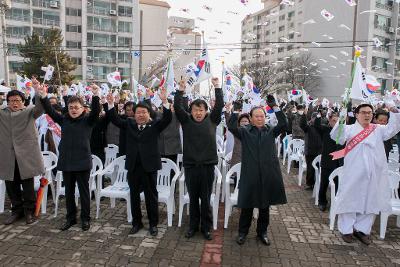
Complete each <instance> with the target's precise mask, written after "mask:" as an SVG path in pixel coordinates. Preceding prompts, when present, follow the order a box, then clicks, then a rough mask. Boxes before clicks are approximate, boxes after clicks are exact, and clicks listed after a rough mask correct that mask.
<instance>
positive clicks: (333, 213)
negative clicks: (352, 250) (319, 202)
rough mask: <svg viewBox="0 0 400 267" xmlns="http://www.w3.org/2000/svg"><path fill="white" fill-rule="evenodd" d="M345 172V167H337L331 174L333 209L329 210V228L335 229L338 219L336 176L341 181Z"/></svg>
mask: <svg viewBox="0 0 400 267" xmlns="http://www.w3.org/2000/svg"><path fill="white" fill-rule="evenodd" d="M342 174H343V167H339V168H336V169H335V170H334V171H333V172H332V173H331V175H329V187H330V190H331V209H330V211H329V229H331V230H333V228H334V227H335V220H336V210H335V209H336V207H335V204H336V184H335V182H334V180H333V179H334V178H335V177H337V178H338V182H339V183H340V178H341V177H342Z"/></svg>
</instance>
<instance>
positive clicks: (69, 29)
mask: <svg viewBox="0 0 400 267" xmlns="http://www.w3.org/2000/svg"><path fill="white" fill-rule="evenodd" d="M65 31H66V32H82V26H81V25H71V24H67V25H65Z"/></svg>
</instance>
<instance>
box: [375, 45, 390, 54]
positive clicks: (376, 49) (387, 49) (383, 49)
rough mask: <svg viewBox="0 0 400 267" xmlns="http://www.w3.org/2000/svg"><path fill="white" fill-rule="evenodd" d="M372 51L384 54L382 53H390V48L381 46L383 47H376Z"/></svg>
mask: <svg viewBox="0 0 400 267" xmlns="http://www.w3.org/2000/svg"><path fill="white" fill-rule="evenodd" d="M372 49H373V50H375V51H378V52H382V53H386V52H389V48H388V47H384V46H381V47H375V46H374V47H373V48H372Z"/></svg>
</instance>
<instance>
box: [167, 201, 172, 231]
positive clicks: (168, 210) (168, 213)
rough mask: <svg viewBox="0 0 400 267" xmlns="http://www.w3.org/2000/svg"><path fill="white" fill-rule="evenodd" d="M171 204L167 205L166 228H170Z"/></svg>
mask: <svg viewBox="0 0 400 267" xmlns="http://www.w3.org/2000/svg"><path fill="white" fill-rule="evenodd" d="M172 209H173V208H172V203H171V202H170V201H169V203H167V218H168V219H167V220H168V227H171V226H172Z"/></svg>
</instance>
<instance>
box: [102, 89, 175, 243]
mask: <svg viewBox="0 0 400 267" xmlns="http://www.w3.org/2000/svg"><path fill="white" fill-rule="evenodd" d="M160 98H161V100H162V102H163V117H162V118H161V119H160V120H155V121H153V120H151V119H150V109H151V108H150V107H149V106H148V105H147V104H145V103H138V104H137V105H136V106H135V108H134V110H133V111H134V113H135V120H132V119H129V118H128V119H123V118H121V117H119V116H118V115H117V112H116V111H115V108H114V97H113V96H112V95H111V94H110V95H108V96H107V102H108V106H109V107H111V108H110V109H108V110H107V116H109V118H110V120H111V122H112V123H114V124H115V125H116V126H118V127H119V128H121V129H125V133H126V162H125V169H126V170H127V171H128V184H129V189H130V193H131V212H132V217H133V220H132V226H133V227H132V229H131V231H130V234H136V233H137V232H138V231H139V230H140V229H141V228H143V223H142V212H141V210H140V192H141V189H143V191H144V196H145V200H146V210H147V216H148V218H149V225H150V227H149V232H150V234H151V235H152V236H156V235H157V234H158V229H157V224H158V192H157V171H158V170H160V169H161V156H160V151H159V149H158V136H159V135H160V132H162V131H163V130H164V129H165V128H166V127H167V126H168V124H169V123H170V122H171V119H172V114H171V111H170V109H169V103H168V101H167V93H166V90H165V89H164V90H162V91H161V94H160Z"/></svg>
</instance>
